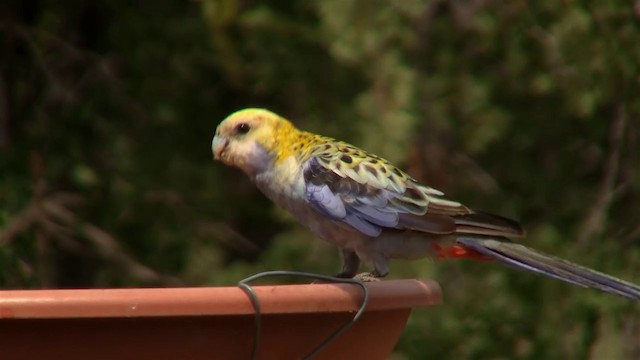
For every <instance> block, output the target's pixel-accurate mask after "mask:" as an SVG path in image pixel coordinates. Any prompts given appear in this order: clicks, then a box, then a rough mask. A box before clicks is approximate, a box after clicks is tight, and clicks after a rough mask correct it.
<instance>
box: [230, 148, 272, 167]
mask: <svg viewBox="0 0 640 360" xmlns="http://www.w3.org/2000/svg"><path fill="white" fill-rule="evenodd" d="M233 145H234V146H233V148H234V149H233V153H234V157H235V158H236V163H237V166H238V167H239V168H240V169H241V170H242V171H244V172H245V173H247V174H249V175H255V174H258V173H261V172H263V171H265V170H267V169H269V168H270V167H271V165H272V163H273V156H272V155H271V154H269V152H267V150H266V149H265V148H263V147H262V146H260V145H258V144H256V143H254V142H252V143H235V144H233Z"/></svg>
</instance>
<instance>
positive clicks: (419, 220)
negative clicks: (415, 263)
mask: <svg viewBox="0 0 640 360" xmlns="http://www.w3.org/2000/svg"><path fill="white" fill-rule="evenodd" d="M211 149H212V152H213V157H214V159H215V160H218V161H220V162H222V163H223V164H225V165H228V166H231V167H236V168H239V169H240V170H241V171H242V172H244V173H245V174H246V175H247V176H248V177H249V179H251V181H252V182H253V183H254V184H255V185H256V186H257V187H258V188H259V189H260V191H261V192H262V193H263V194H264V195H265V196H266V197H267V198H269V199H270V200H272V201H273V202H274V203H275V204H276V205H277V206H279V207H281V208H283V209H285V210H287V211H288V212H289V213H290V214H291V215H292V216H293V217H294V218H295V219H296V220H297V221H298V222H300V223H301V224H303V225H305V226H306V227H307V228H308V229H309V230H310V231H311V233H312V234H314V235H315V236H316V237H318V238H320V239H321V240H324V241H326V242H328V243H330V244H333V245H336V246H337V247H338V248H339V249H340V255H341V260H342V268H341V271H340V272H339V273H338V274H336V275H335V276H336V277H339V278H355V279H358V280H362V281H377V280H379V279H381V278H383V277H385V276H386V275H387V274H389V263H390V259H409V260H411V259H418V258H434V259H455V258H466V259H472V260H482V261H486V260H489V261H494V262H498V263H502V264H504V265H508V266H510V267H514V268H517V269H520V270H525V271H530V272H533V273H537V274H541V275H546V276H549V277H552V278H555V279H558V280H562V281H565V282H567V283H571V284H574V285H578V286H582V287H588V288H593V289H597V290H601V291H604V292H607V293H611V294H616V295H619V296H622V297H626V298H629V299H633V300H640V286H638V285H636V284H633V283H630V282H627V281H624V280H621V279H618V278H615V277H613V276H610V275H607V274H604V273H601V272H598V271H596V270H592V269H589V268H587V267H583V266H580V265H577V264H575V263H572V262H569V261H567V260H564V259H561V258H558V257H555V256H552V255H547V254H545V253H543V252H540V251H538V250H535V249H532V248H530V247H527V246H525V245H523V244H521V243H517V242H514V241H513V239H514V238H520V237H524V236H525V230H524V229H523V227H522V226H521V225H520V223H518V222H517V221H515V220H512V219H509V218H506V217H502V216H498V215H493V214H490V213H487V212H482V211H477V210H473V209H471V208H469V207H467V206H465V205H463V204H461V203H460V202H457V201H453V200H449V199H447V198H446V197H445V196H444V193H443V192H441V191H439V190H436V189H434V188H432V187H429V186H427V185H425V184H422V183H420V182H419V181H418V180H416V179H414V178H413V177H411V176H410V175H409V174H407V173H406V172H404V171H402V170H401V169H399V168H398V167H397V166H395V165H393V164H392V163H391V162H390V161H388V160H385V159H384V158H382V157H380V156H377V155H374V154H372V153H368V152H366V151H365V150H362V149H360V148H358V147H356V146H353V145H351V144H348V143H346V142H342V141H338V140H335V139H332V138H330V137H326V136H321V135H317V134H314V133H311V132H307V131H304V130H300V129H298V128H297V127H296V126H295V125H294V124H293V123H292V122H291V121H289V120H287V119H286V118H284V117H282V116H280V115H278V114H276V113H274V112H271V111H269V110H266V109H260V108H246V109H242V110H238V111H236V112H234V113H232V114H230V115H229V116H228V117H226V118H225V119H224V120H223V121H222V122H221V123H220V124H219V125H218V127H217V128H216V131H215V135H214V137H213V140H212V142H211ZM361 263H365V264H367V265H368V266H369V267H370V269H371V271H367V272H362V273H358V270H359V268H360V265H361Z"/></svg>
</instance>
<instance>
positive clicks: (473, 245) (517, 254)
mask: <svg viewBox="0 0 640 360" xmlns="http://www.w3.org/2000/svg"><path fill="white" fill-rule="evenodd" d="M505 240H506V239H503V240H500V238H491V237H480V236H460V237H459V238H458V239H457V242H458V243H459V244H460V245H463V246H464V247H466V248H468V249H471V250H474V251H476V252H478V253H480V254H483V255H485V256H488V257H490V258H492V259H494V260H497V261H499V262H501V263H503V264H506V265H509V266H512V267H515V268H517V269H522V270H528V271H532V272H535V273H538V274H544V275H547V276H550V277H552V278H556V279H558V280H562V281H566V282H568V283H571V284H574V285H579V286H584V287H590V288H594V289H598V290H601V291H604V292H608V293H611V294H616V295H620V296H623V297H626V298H629V299H633V300H640V286H638V285H636V284H632V283H630V282H627V281H624V280H620V279H617V278H615V277H613V276H609V275H607V274H603V273H601V272H598V271H595V270H591V269H588V268H586V267H583V266H580V265H577V264H574V263H571V262H569V261H567V260H563V259H560V258H557V257H554V256H551V255H546V254H543V253H541V252H539V251H536V250H533V249H530V248H528V247H526V246H524V245H521V244H516V243H512V242H508V241H505Z"/></svg>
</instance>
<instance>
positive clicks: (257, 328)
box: [238, 271, 369, 360]
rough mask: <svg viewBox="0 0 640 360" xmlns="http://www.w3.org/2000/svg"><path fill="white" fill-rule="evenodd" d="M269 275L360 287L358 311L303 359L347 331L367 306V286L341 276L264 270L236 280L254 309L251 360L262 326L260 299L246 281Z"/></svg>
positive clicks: (255, 356) (256, 354)
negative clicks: (360, 296)
mask: <svg viewBox="0 0 640 360" xmlns="http://www.w3.org/2000/svg"><path fill="white" fill-rule="evenodd" d="M269 276H299V277H305V278H309V279H314V280H322V281H327V282H334V283H342V284H354V285H357V286H360V288H362V293H363V299H362V304H361V305H360V308H358V311H357V312H356V314H355V315H354V316H353V318H352V319H351V320H350V321H349V322H347V323H345V324H344V325H342V326H341V327H340V328H338V329H337V330H336V331H334V332H333V333H332V334H331V335H329V336H328V337H327V338H326V339H324V340H323V341H322V342H321V343H320V344H319V345H318V346H317V347H316V348H315V349H313V350H312V351H311V352H310V353H309V354H308V355H307V356H305V357H304V359H312V358H313V357H314V356H316V355H318V354H319V353H320V352H321V351H322V350H324V349H325V348H326V347H327V346H329V344H331V342H333V341H334V340H335V339H336V338H338V336H340V335H342V333H344V332H345V331H347V329H349V328H350V327H351V326H352V325H353V324H355V322H356V321H358V319H359V318H360V316H362V314H363V313H364V310H365V309H366V308H367V304H369V289H367V287H366V286H365V285H364V283H363V282H362V281H360V280H355V279H343V278H337V277H333V276H326V275H318V274H312V273H306V272H298V271H265V272H261V273H258V274H255V275H252V276H249V277H248V278H246V279H243V280H240V281H239V282H238V287H240V288H241V289H242V290H244V292H246V293H247V295H248V296H249V299H250V300H251V304H253V307H254V309H255V311H256V316H255V318H254V337H253V349H252V350H251V359H253V360H256V359H257V358H258V349H259V346H260V328H261V326H262V322H261V320H260V314H261V307H260V300H259V299H258V295H257V294H256V292H255V291H254V290H253V288H252V287H251V285H249V284H248V283H250V282H252V281H254V280H257V279H261V278H264V277H269Z"/></svg>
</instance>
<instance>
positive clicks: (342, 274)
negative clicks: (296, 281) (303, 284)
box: [311, 271, 355, 284]
mask: <svg viewBox="0 0 640 360" xmlns="http://www.w3.org/2000/svg"><path fill="white" fill-rule="evenodd" d="M354 275H355V274H354V273H348V272H345V271H342V272H339V273H337V274H335V275H332V277H334V278H338V279H351V278H353V276H354ZM311 283H312V284H331V283H332V281H331V280H314V281H312V282H311Z"/></svg>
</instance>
